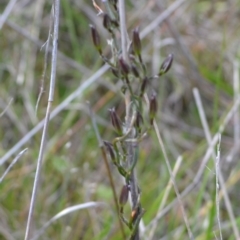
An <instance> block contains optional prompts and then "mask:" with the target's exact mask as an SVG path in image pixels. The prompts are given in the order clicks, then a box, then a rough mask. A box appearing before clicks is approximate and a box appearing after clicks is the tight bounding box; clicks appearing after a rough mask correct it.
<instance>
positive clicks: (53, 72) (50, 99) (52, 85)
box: [25, 0, 60, 240]
mask: <svg viewBox="0 0 240 240" xmlns="http://www.w3.org/2000/svg"><path fill="white" fill-rule="evenodd" d="M59 8H60V1H59V0H55V1H54V29H53V51H52V63H51V80H50V90H49V97H48V106H47V111H46V116H45V122H44V128H43V133H42V139H41V145H40V149H39V156H38V160H37V169H36V175H35V178H34V185H33V192H32V197H31V202H30V208H29V214H28V220H27V227H26V232H25V240H28V239H30V235H31V233H30V231H31V229H32V224H33V212H34V207H35V203H36V197H37V191H38V185H39V180H40V175H41V166H42V161H43V155H44V152H45V146H46V137H47V132H48V124H49V119H50V113H51V107H52V102H53V99H54V89H55V79H56V67H57V48H58V27H59Z"/></svg>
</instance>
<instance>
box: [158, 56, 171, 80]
mask: <svg viewBox="0 0 240 240" xmlns="http://www.w3.org/2000/svg"><path fill="white" fill-rule="evenodd" d="M172 62H173V54H169V55H168V57H167V58H166V59H165V60H164V61H163V63H162V65H161V67H160V71H159V74H158V75H159V76H161V75H163V74H165V73H166V72H168V70H169V69H170V68H171V66H172Z"/></svg>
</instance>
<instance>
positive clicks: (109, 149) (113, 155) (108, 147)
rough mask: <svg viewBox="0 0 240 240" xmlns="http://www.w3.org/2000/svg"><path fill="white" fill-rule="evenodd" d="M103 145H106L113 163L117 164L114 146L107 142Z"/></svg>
mask: <svg viewBox="0 0 240 240" xmlns="http://www.w3.org/2000/svg"><path fill="white" fill-rule="evenodd" d="M103 143H104V145H105V147H106V149H107V151H108V153H109V155H110V157H111V159H112V161H113V162H115V159H116V158H115V153H114V150H113V146H112V144H111V143H110V142H107V141H103Z"/></svg>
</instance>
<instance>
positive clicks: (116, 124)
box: [109, 108, 122, 135]
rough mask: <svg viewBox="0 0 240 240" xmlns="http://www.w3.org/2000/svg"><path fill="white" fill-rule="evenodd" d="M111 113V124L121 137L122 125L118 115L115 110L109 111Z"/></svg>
mask: <svg viewBox="0 0 240 240" xmlns="http://www.w3.org/2000/svg"><path fill="white" fill-rule="evenodd" d="M109 112H110V118H111V122H112V125H113V127H114V129H115V130H116V131H117V133H118V134H119V135H122V123H121V120H120V119H119V117H118V115H117V113H116V110H115V108H111V109H109Z"/></svg>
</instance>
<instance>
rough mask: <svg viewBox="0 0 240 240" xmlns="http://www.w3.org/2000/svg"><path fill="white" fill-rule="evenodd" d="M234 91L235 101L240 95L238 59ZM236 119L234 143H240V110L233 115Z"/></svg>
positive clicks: (234, 70)
mask: <svg viewBox="0 0 240 240" xmlns="http://www.w3.org/2000/svg"><path fill="white" fill-rule="evenodd" d="M233 92H234V101H237V99H238V98H239V96H240V93H239V61H238V60H237V59H236V60H234V62H233ZM233 121H234V131H233V134H234V144H235V145H238V143H239V141H240V126H239V121H240V117H239V111H236V113H235V114H234V117H233Z"/></svg>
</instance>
